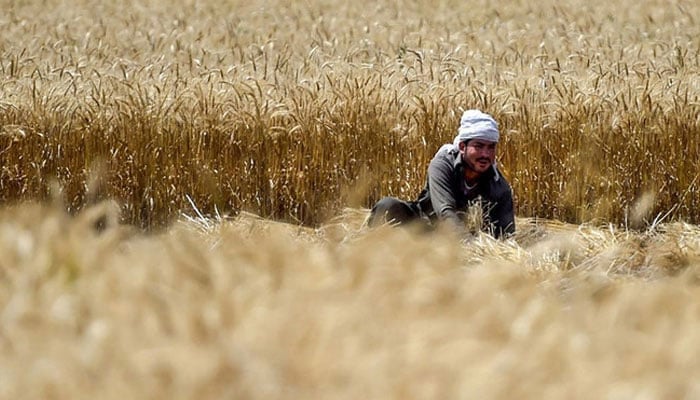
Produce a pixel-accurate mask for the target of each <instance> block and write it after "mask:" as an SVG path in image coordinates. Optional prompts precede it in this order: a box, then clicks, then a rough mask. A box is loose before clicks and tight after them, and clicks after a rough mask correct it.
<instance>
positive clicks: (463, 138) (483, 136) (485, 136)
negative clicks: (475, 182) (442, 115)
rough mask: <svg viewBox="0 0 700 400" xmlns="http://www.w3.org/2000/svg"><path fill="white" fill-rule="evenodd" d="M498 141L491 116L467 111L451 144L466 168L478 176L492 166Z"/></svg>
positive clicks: (496, 130) (495, 125)
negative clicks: (460, 156) (457, 151)
mask: <svg viewBox="0 0 700 400" xmlns="http://www.w3.org/2000/svg"><path fill="white" fill-rule="evenodd" d="M498 139H499V132H498V123H496V120H494V119H493V117H492V116H490V115H489V114H486V113H483V112H481V111H479V110H467V111H465V112H464V113H463V114H462V119H461V120H460V124H459V130H458V132H457V136H455V139H454V142H453V144H454V146H455V148H457V149H458V150H459V152H460V154H461V155H462V159H463V160H464V162H465V163H466V164H467V167H468V168H469V169H471V170H472V171H473V172H475V173H477V174H479V175H480V174H482V173H484V172H486V171H487V170H488V169H489V168H490V167H491V166H492V165H493V163H494V160H495V158H496V144H497V143H498Z"/></svg>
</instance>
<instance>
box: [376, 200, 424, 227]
mask: <svg viewBox="0 0 700 400" xmlns="http://www.w3.org/2000/svg"><path fill="white" fill-rule="evenodd" d="M413 222H422V223H424V224H426V227H427V226H428V225H429V223H430V221H429V220H428V219H427V218H422V217H421V212H420V210H419V209H418V206H417V205H416V203H414V202H409V201H403V200H400V199H397V198H395V197H384V198H383V199H381V200H379V201H378V202H377V204H375V205H374V207H372V210H371V211H370V214H369V218H368V219H367V225H368V226H370V227H375V226H379V225H383V224H385V223H390V224H392V225H404V224H408V223H413Z"/></svg>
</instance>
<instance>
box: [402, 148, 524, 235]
mask: <svg viewBox="0 0 700 400" xmlns="http://www.w3.org/2000/svg"><path fill="white" fill-rule="evenodd" d="M464 168H465V165H464V162H463V160H462V157H461V156H460V153H459V150H458V149H456V148H455V147H454V146H453V145H452V144H446V145H443V146H442V147H441V148H440V149H439V150H438V151H437V153H435V156H434V157H433V159H432V161H430V165H429V166H428V179H427V182H426V185H425V188H424V189H423V191H421V193H420V195H418V199H417V200H416V202H415V203H416V205H417V206H418V208H419V210H420V213H421V216H423V217H424V218H428V219H430V221H431V222H433V223H434V222H437V221H441V220H447V221H450V222H452V223H453V224H454V226H455V227H456V228H457V230H458V231H459V232H460V233H465V224H464V222H463V221H462V219H461V218H460V214H461V213H462V212H464V211H466V210H467V208H468V207H469V205H470V204H473V203H474V202H479V203H480V205H481V208H482V211H483V217H484V224H485V227H484V228H485V229H486V230H487V231H489V232H490V233H491V234H492V235H493V236H494V237H496V238H498V237H500V236H501V235H503V234H511V233H513V232H515V218H514V215H513V194H512V190H511V187H510V185H509V184H508V182H507V181H506V180H505V178H503V176H502V175H501V173H500V172H499V171H498V168H497V167H496V166H495V164H494V165H493V168H491V170H489V171H488V172H486V173H484V174H483V175H482V176H481V177H480V179H479V182H478V183H477V186H476V187H475V188H474V189H472V190H468V191H467V186H466V181H465V180H464Z"/></svg>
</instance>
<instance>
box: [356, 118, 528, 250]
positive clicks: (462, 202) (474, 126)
mask: <svg viewBox="0 0 700 400" xmlns="http://www.w3.org/2000/svg"><path fill="white" fill-rule="evenodd" d="M498 138H499V132H498V124H497V123H496V121H495V120H494V119H493V117H492V116H491V115H489V114H485V113H483V112H481V111H479V110H467V111H465V112H464V114H462V118H461V121H460V125H459V130H458V133H457V136H456V137H455V138H454V142H453V143H451V144H445V145H443V146H442V147H440V149H439V150H438V151H437V153H435V156H434V157H433V159H432V161H430V165H429V166H428V179H427V183H426V185H425V188H424V189H423V191H421V193H420V194H419V195H418V199H417V200H415V201H403V200H399V199H397V198H394V197H384V198H383V199H381V200H379V201H378V202H377V204H375V205H374V207H373V208H372V211H371V213H370V216H369V218H368V220H367V223H368V225H369V226H378V225H381V224H383V223H386V222H389V223H392V224H395V225H402V224H407V223H415V222H418V223H422V224H425V226H427V227H429V228H432V227H434V226H436V225H437V223H439V222H446V223H447V224H450V225H451V226H453V227H454V228H455V230H456V231H457V233H458V234H460V235H462V236H466V235H467V233H468V232H467V228H466V224H465V221H464V217H465V213H466V211H467V208H468V207H469V206H470V205H472V204H479V205H480V206H481V210H482V215H483V221H484V224H483V226H482V230H485V231H487V232H489V233H490V234H491V235H493V236H494V237H496V238H499V237H503V236H504V235H509V234H512V233H513V232H514V231H515V220H514V216H513V195H512V191H511V188H510V185H509V184H508V182H506V180H505V179H504V178H503V175H501V173H500V172H499V171H498V168H497V166H496V144H497V143H498Z"/></svg>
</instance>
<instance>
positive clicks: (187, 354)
mask: <svg viewBox="0 0 700 400" xmlns="http://www.w3.org/2000/svg"><path fill="white" fill-rule="evenodd" d="M114 211H115V209H114V207H113V205H111V204H110V203H104V204H100V205H98V206H95V207H92V208H90V209H88V210H86V211H85V212H83V213H81V214H80V215H78V216H76V217H75V218H70V217H68V216H67V215H65V214H64V213H62V212H57V211H56V210H55V209H54V208H46V207H39V206H30V205H24V206H21V207H16V208H12V209H4V210H2V211H1V212H0V251H1V252H2V254H3V259H2V261H1V262H0V265H1V266H2V268H1V269H0V271H1V273H2V285H3V290H2V291H0V304H2V309H1V310H0V324H1V326H2V329H1V330H0V332H2V334H1V335H0V353H1V354H2V357H0V360H1V361H0V398H7V399H17V398H26V399H32V398H37V399H38V398H41V399H47V398H56V399H68V398H70V399H82V398H104V399H109V398H168V399H173V398H175V399H178V398H182V399H191V398H197V399H208V398H212V399H219V398H248V399H266V398H276V399H279V398H289V399H292V398H294V399H296V398H322V399H357V398H376V399H390V398H395V399H405V398H415V399H446V398H492V399H512V398H525V399H528V398H531V399H546V398H557V399H560V398H581V399H589V398H590V399H599V398H650V399H666V398H696V397H698V396H699V395H700V392H699V390H700V387H699V386H698V384H697V379H695V378H696V377H697V375H698V373H700V363H699V361H698V360H700V357H698V356H699V355H700V354H698V351H697V349H698V348H700V347H699V344H700V343H698V338H697V335H696V332H697V330H698V328H699V322H698V321H700V320H699V319H698V315H699V313H700V301H699V299H700V290H699V288H700V286H699V285H698V283H699V282H700V269H699V268H700V231H699V230H698V229H697V227H694V226H689V225H682V224H668V225H664V224H662V225H659V226H658V227H657V229H658V231H657V232H645V233H630V232H620V231H616V230H615V229H612V228H605V227H604V228H598V227H592V226H570V225H564V224H561V223H553V222H547V221H540V222H535V221H528V220H521V221H519V223H520V226H521V227H523V228H522V229H521V231H520V232H519V234H518V236H517V237H516V238H515V239H514V240H510V241H495V240H493V239H491V238H490V237H489V236H486V235H483V236H478V237H476V238H475V239H474V240H473V241H471V242H469V243H465V244H460V243H458V242H457V241H455V240H453V238H451V237H443V236H440V235H434V236H415V235H413V234H411V233H410V232H408V231H405V230H399V229H389V228H387V229H378V230H375V231H371V232H367V231H365V230H364V228H363V227H362V222H363V218H364V216H365V215H366V213H365V211H364V210H347V211H346V212H345V213H344V214H343V216H342V217H339V218H338V219H337V220H336V221H334V223H332V224H329V225H327V226H323V227H320V228H318V229H310V228H300V227H299V226H295V225H287V224H282V223H273V222H269V221H265V220H263V219H261V218H258V217H256V216H253V215H248V214H244V215H240V216H239V217H237V218H235V219H222V220H218V221H216V220H203V219H190V220H182V222H180V223H178V224H176V225H175V226H174V227H173V228H172V229H171V230H169V231H168V232H166V233H162V234H159V235H150V236H144V235H143V234H140V233H137V232H136V231H135V230H134V229H130V228H128V227H125V226H120V225H118V224H114V223H112V222H108V223H106V224H102V225H101V226H102V227H103V228H102V230H100V231H99V232H98V231H96V230H95V229H94V227H95V225H96V222H97V221H100V220H101V221H113V219H114V214H113V213H114ZM399 249H400V250H401V251H398V250H399Z"/></svg>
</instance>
